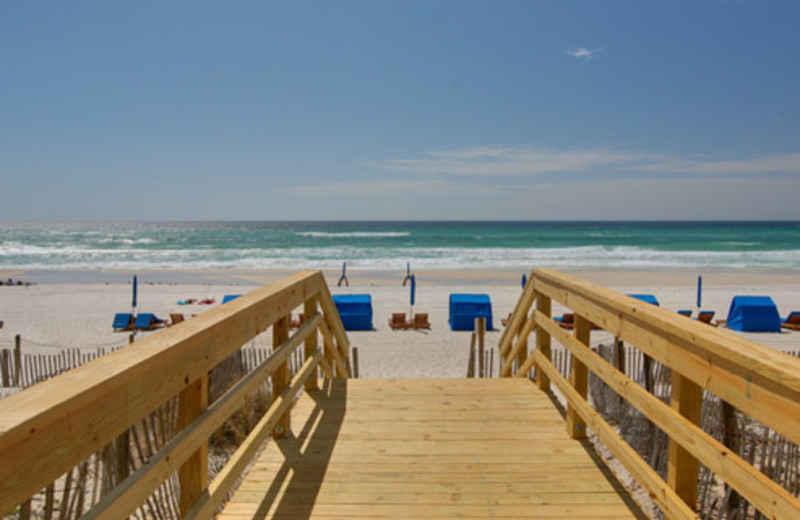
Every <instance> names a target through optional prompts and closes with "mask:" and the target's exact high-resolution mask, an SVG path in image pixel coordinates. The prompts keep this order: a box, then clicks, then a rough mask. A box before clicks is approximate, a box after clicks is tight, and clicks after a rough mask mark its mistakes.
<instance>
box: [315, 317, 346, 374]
mask: <svg viewBox="0 0 800 520" xmlns="http://www.w3.org/2000/svg"><path fill="white" fill-rule="evenodd" d="M319 330H320V332H322V338H323V343H324V344H325V352H327V353H328V354H329V356H330V357H331V358H332V359H333V364H334V365H335V366H336V375H337V376H338V377H339V378H341V377H345V378H346V377H348V370H347V365H346V364H345V362H344V359H343V358H342V356H341V354H340V352H339V349H337V348H336V344H335V342H334V340H333V335H332V334H331V331H330V330H329V329H328V325H326V324H325V322H322V323H321V324H320V326H319Z"/></svg>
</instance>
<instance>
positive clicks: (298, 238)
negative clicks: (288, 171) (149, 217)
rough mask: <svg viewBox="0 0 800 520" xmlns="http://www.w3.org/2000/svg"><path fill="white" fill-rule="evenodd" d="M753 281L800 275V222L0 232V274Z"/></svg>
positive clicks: (47, 226) (72, 226)
mask: <svg viewBox="0 0 800 520" xmlns="http://www.w3.org/2000/svg"><path fill="white" fill-rule="evenodd" d="M344 261H346V262H347V263H348V267H350V268H354V269H367V270H385V269H405V266H406V262H411V263H412V266H413V267H414V268H416V269H461V268H474V269H529V268H531V267H541V266H548V267H554V268H562V269H608V268H614V269H692V270H696V269H761V270H783V271H798V272H800V222H680V223H675V222H171V223H170V222H167V223H5V224H2V225H0V268H22V269H59V270H70V269H74V270H86V269H89V270H92V269H124V270H137V269H306V268H309V269H338V268H340V267H341V264H342V262H344Z"/></svg>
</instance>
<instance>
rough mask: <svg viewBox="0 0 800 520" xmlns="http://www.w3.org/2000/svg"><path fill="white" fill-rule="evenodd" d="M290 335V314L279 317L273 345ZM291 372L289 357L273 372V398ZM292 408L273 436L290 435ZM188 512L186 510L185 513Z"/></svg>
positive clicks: (279, 393)
mask: <svg viewBox="0 0 800 520" xmlns="http://www.w3.org/2000/svg"><path fill="white" fill-rule="evenodd" d="M288 337H289V315H288V314H287V315H285V316H284V317H283V318H281V319H279V320H278V321H276V322H275V324H274V325H272V344H273V345H282V344H283V343H284V342H285V341H286V339H287V338H288ZM290 377H291V376H290V374H289V359H288V358H287V359H285V360H284V361H283V363H281V364H280V365H278V367H277V368H276V369H275V372H273V373H272V400H273V401H274V400H276V399H278V398H279V397H280V396H281V395H283V392H284V390H286V388H287V387H288V386H289V380H290ZM290 411H291V408H289V410H287V411H286V412H284V413H283V414H281V416H280V418H279V419H278V422H276V423H275V427H274V429H273V430H272V436H273V437H275V438H278V439H280V438H282V437H286V436H287V435H289V434H290V433H291V431H292V423H291V417H292V414H291V413H290ZM185 514H186V513H185V512H184V515H185Z"/></svg>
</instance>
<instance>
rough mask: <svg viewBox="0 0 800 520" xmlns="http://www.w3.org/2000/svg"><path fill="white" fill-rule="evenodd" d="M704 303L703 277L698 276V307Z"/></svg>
mask: <svg viewBox="0 0 800 520" xmlns="http://www.w3.org/2000/svg"><path fill="white" fill-rule="evenodd" d="M702 305H703V277H702V276H698V277H697V308H698V309H699V308H700V307H701V306H702Z"/></svg>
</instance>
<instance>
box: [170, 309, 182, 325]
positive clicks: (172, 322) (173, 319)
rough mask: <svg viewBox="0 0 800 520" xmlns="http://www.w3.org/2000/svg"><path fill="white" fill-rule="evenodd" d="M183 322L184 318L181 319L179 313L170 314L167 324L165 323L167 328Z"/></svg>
mask: <svg viewBox="0 0 800 520" xmlns="http://www.w3.org/2000/svg"><path fill="white" fill-rule="evenodd" d="M184 320H185V318H184V317H183V314H182V313H180V312H172V313H170V315H169V323H167V327H172V326H173V325H175V324H176V323H180V322H182V321H184Z"/></svg>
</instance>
